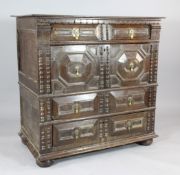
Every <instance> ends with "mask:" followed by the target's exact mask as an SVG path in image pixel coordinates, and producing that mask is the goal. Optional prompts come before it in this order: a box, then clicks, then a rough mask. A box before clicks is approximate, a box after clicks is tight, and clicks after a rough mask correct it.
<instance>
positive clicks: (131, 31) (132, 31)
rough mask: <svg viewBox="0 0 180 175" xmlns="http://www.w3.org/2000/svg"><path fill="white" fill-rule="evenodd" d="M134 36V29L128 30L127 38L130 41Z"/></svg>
mask: <svg viewBox="0 0 180 175" xmlns="http://www.w3.org/2000/svg"><path fill="white" fill-rule="evenodd" d="M134 34H135V31H134V29H129V37H130V38H131V39H133V38H134Z"/></svg>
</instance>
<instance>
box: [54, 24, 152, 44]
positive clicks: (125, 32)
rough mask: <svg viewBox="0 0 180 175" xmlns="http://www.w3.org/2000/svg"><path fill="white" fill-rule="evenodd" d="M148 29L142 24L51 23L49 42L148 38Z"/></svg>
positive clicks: (148, 26)
mask: <svg viewBox="0 0 180 175" xmlns="http://www.w3.org/2000/svg"><path fill="white" fill-rule="evenodd" d="M150 29H151V28H150V25H142V24H52V25H51V43H58V42H62V41H63V42H68V41H71V42H79V41H84V42H87V41H88V42H100V41H101V42H102V41H118V40H130V41H131V40H148V39H150V38H151V36H150Z"/></svg>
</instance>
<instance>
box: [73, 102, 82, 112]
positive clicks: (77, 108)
mask: <svg viewBox="0 0 180 175" xmlns="http://www.w3.org/2000/svg"><path fill="white" fill-rule="evenodd" d="M73 108H74V113H75V114H79V113H80V104H79V103H77V102H76V103H74V106H73Z"/></svg>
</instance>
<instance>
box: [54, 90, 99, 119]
mask: <svg viewBox="0 0 180 175" xmlns="http://www.w3.org/2000/svg"><path fill="white" fill-rule="evenodd" d="M98 106H99V97H98V94H96V93H92V94H83V95H74V96H67V97H57V98H54V99H53V119H71V118H79V117H84V116H92V115H95V114H98Z"/></svg>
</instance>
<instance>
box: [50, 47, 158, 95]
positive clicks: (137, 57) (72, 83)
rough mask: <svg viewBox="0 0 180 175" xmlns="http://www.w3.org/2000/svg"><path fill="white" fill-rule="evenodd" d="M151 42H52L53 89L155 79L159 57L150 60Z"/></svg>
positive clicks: (60, 91)
mask: <svg viewBox="0 0 180 175" xmlns="http://www.w3.org/2000/svg"><path fill="white" fill-rule="evenodd" d="M151 46H152V45H150V44H113V45H66V46H52V47H51V57H52V62H51V89H52V93H53V94H55V95H56V94H57V95H59V94H66V93H74V92H82V91H84V92H86V91H92V90H98V89H102V88H107V87H112V88H114V87H115V88H120V87H127V86H128V87H129V86H139V85H147V84H149V83H154V82H156V78H155V77H156V74H157V71H156V69H155V68H156V67H155V64H156V63H157V59H155V58H154V60H155V62H154V61H151V55H152V50H151ZM152 73H153V74H152ZM107 81H108V84H107Z"/></svg>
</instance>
